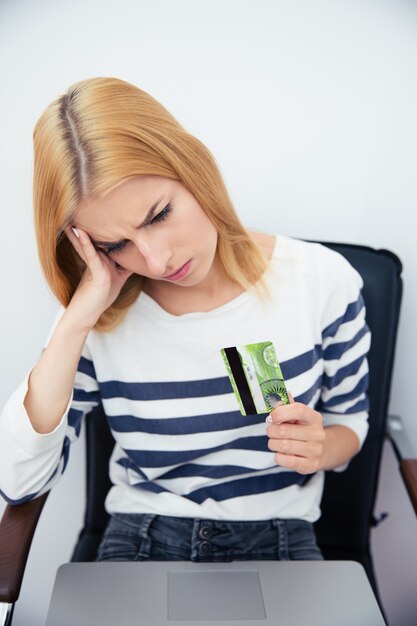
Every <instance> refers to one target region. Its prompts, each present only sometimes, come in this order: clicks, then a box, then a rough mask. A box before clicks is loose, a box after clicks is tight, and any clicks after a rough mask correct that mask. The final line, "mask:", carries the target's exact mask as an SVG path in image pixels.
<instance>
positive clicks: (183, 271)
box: [164, 259, 191, 280]
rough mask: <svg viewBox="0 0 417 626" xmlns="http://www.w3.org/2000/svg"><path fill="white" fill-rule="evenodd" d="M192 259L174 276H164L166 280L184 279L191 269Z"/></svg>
mask: <svg viewBox="0 0 417 626" xmlns="http://www.w3.org/2000/svg"><path fill="white" fill-rule="evenodd" d="M190 265H191V259H190V260H189V261H187V262H186V263H184V265H182V266H181V267H180V268H178V269H177V270H176V271H175V272H174V273H173V274H169V275H168V276H164V278H165V280H180V279H181V278H184V276H186V275H187V274H188V271H189V269H190Z"/></svg>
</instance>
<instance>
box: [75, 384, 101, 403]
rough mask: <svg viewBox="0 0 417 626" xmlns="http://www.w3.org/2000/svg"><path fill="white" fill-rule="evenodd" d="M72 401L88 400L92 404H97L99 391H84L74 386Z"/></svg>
mask: <svg viewBox="0 0 417 626" xmlns="http://www.w3.org/2000/svg"><path fill="white" fill-rule="evenodd" d="M72 400H73V402H75V401H76V402H90V403H91V404H92V405H97V404H99V402H100V400H101V398H100V392H99V391H85V390H84V389H78V388H77V387H74V395H73V398H72Z"/></svg>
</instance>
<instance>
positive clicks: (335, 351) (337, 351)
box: [323, 324, 369, 361]
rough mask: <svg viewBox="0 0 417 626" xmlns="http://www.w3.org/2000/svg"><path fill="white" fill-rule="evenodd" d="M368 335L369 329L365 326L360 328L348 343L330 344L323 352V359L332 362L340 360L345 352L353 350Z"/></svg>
mask: <svg viewBox="0 0 417 626" xmlns="http://www.w3.org/2000/svg"><path fill="white" fill-rule="evenodd" d="M368 333H369V328H368V326H367V325H366V324H364V325H363V326H362V328H361V329H360V330H359V331H358V332H357V333H356V335H355V336H354V337H352V339H349V341H342V342H340V343H332V344H330V345H329V346H328V347H327V348H326V349H325V350H324V352H323V357H324V359H325V360H326V361H333V360H336V359H340V358H341V357H342V356H343V354H344V353H345V352H347V350H350V348H353V346H354V345H356V344H357V343H358V342H359V341H360V340H361V339H362V337H364V335H366V334H368Z"/></svg>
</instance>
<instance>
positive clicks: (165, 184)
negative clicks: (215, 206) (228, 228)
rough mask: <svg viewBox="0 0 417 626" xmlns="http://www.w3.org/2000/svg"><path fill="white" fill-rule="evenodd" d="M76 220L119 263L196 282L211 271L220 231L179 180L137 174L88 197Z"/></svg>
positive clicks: (185, 283)
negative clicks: (99, 195) (95, 196)
mask: <svg viewBox="0 0 417 626" xmlns="http://www.w3.org/2000/svg"><path fill="white" fill-rule="evenodd" d="M73 225H74V226H75V227H76V228H81V229H82V230H84V231H85V232H86V233H87V234H88V235H89V237H90V239H91V240H92V243H93V244H94V245H95V247H96V248H97V249H99V250H103V251H104V252H106V253H107V254H108V255H109V256H110V257H111V258H112V259H113V260H114V261H115V262H116V263H118V264H119V265H121V266H122V267H124V268H127V269H129V270H131V271H133V272H135V273H136V274H140V275H141V276H145V277H147V278H149V279H151V280H156V281H166V282H168V283H171V284H177V285H181V286H184V287H185V286H188V287H191V286H195V285H197V284H200V283H202V281H204V280H205V279H207V278H208V277H209V275H210V270H211V269H212V267H213V261H214V258H215V254H216V247H217V231H216V228H215V226H214V225H213V224H212V222H211V221H210V220H209V218H208V217H207V215H206V214H205V212H204V211H203V209H202V208H201V206H200V205H199V204H198V202H197V201H196V199H195V198H194V196H193V195H192V194H191V193H190V192H189V191H188V189H187V188H186V187H184V186H183V185H182V184H181V183H180V182H179V181H175V180H172V179H170V178H166V177H164V176H151V175H146V176H137V177H135V178H133V179H130V180H128V181H126V182H124V183H122V184H121V185H119V186H118V187H117V188H116V189H114V190H113V191H111V192H110V193H109V194H107V195H106V196H105V197H104V198H103V199H102V200H97V199H89V198H85V199H83V200H82V202H81V203H80V206H79V210H78V212H77V214H76V217H75V220H74V223H73Z"/></svg>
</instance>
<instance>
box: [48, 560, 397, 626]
mask: <svg viewBox="0 0 417 626" xmlns="http://www.w3.org/2000/svg"><path fill="white" fill-rule="evenodd" d="M75 624H76V625H77V626H115V625H117V626H141V625H143V626H192V625H194V624H197V625H198V624H200V625H201V626H220V624H224V625H226V626H272V625H274V626H305V625H306V624H308V625H309V626H335V624H337V626H355V625H358V626H364V625H365V624H366V626H385V621H384V619H383V617H382V614H381V612H380V609H379V607H378V604H377V602H376V599H375V596H374V594H373V592H372V589H371V586H370V584H369V582H368V579H367V577H366V574H365V570H364V569H363V568H362V566H361V565H359V564H358V563H354V562H351V561H233V562H230V563H223V562H222V563H194V562H189V561H139V562H115V561H113V562H98V563H66V564H64V565H61V567H60V568H59V569H58V572H57V576H56V579H55V585H54V588H53V593H52V598H51V603H50V606H49V612H48V617H47V621H46V626H74V625H75Z"/></svg>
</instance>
